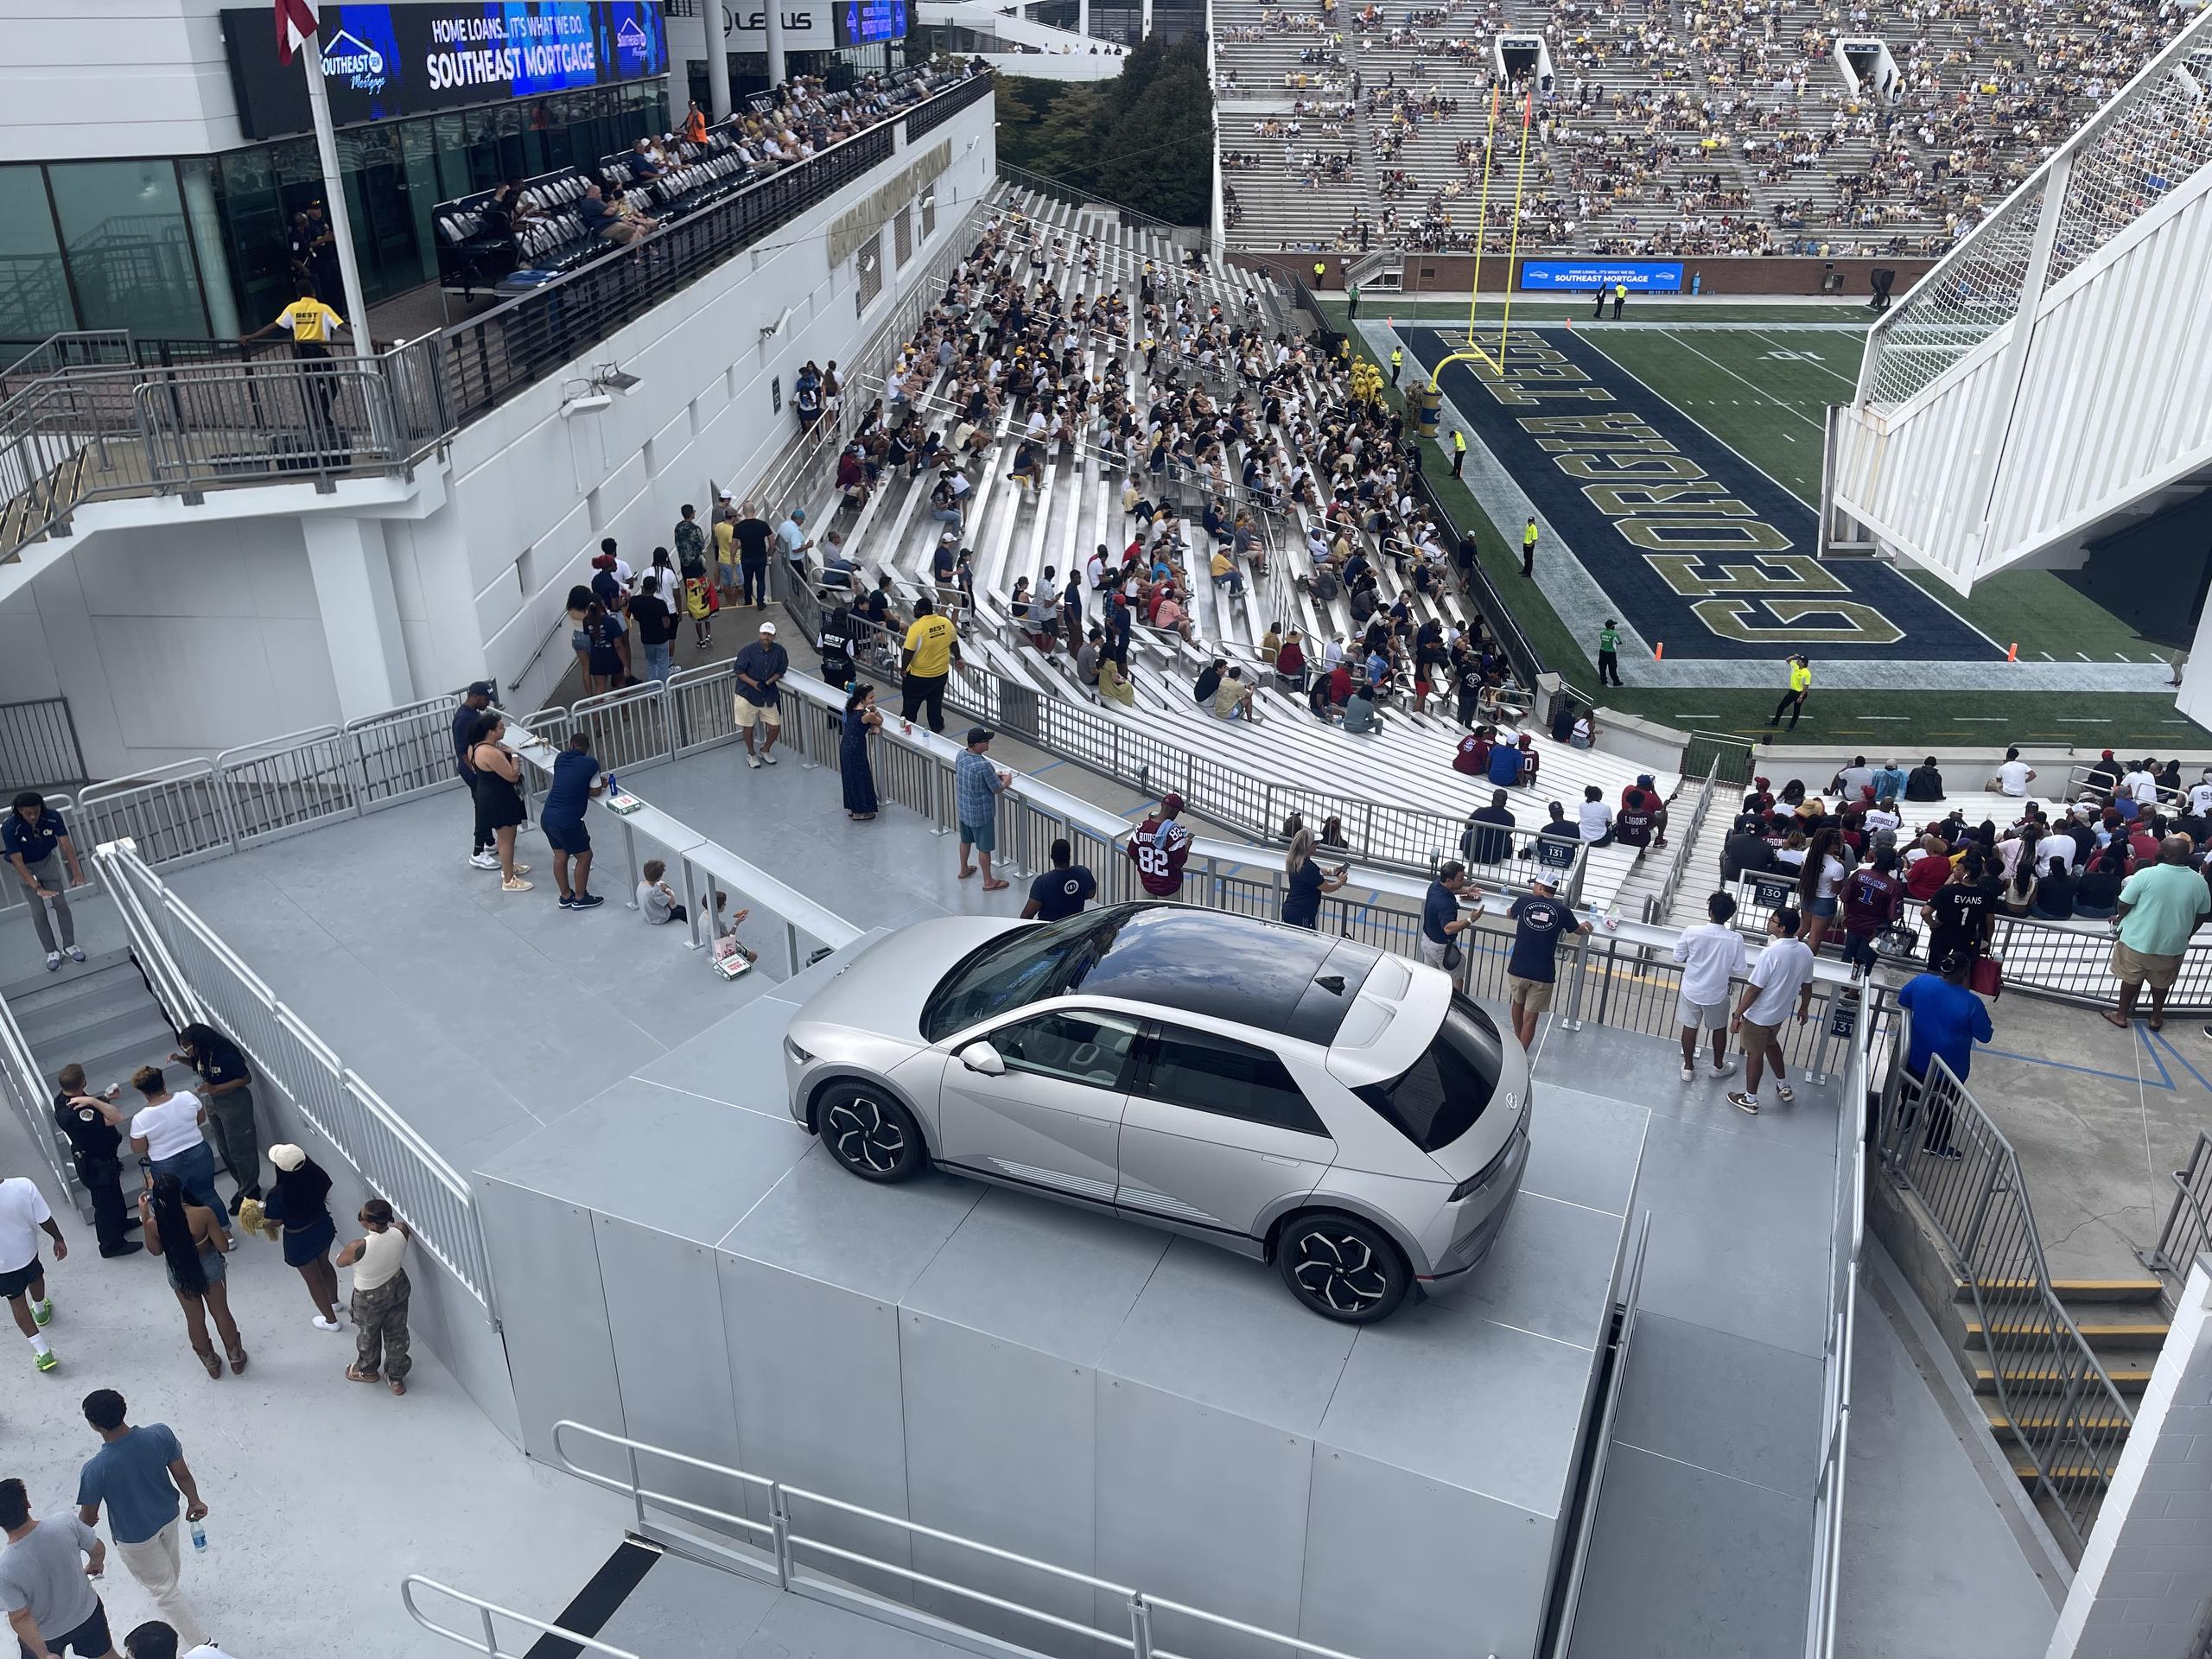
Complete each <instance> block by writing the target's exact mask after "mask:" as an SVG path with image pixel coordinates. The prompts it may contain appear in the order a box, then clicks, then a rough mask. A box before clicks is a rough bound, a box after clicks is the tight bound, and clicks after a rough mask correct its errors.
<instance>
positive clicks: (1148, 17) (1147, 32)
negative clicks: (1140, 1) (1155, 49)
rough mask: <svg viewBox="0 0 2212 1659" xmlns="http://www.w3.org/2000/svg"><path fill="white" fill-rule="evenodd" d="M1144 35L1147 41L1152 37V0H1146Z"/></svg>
mask: <svg viewBox="0 0 2212 1659" xmlns="http://www.w3.org/2000/svg"><path fill="white" fill-rule="evenodd" d="M1143 36H1144V38H1145V39H1146V40H1147V41H1148V40H1150V39H1151V38H1152V0H1144V29H1143Z"/></svg>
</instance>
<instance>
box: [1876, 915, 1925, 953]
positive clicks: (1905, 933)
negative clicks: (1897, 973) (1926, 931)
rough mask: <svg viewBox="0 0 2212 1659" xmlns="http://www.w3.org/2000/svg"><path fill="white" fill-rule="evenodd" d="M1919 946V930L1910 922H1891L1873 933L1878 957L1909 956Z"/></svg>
mask: <svg viewBox="0 0 2212 1659" xmlns="http://www.w3.org/2000/svg"><path fill="white" fill-rule="evenodd" d="M1919 948H1920V930H1919V929H1918V928H1916V927H1915V926H1913V925H1912V924H1911V923H1910V922H1891V924H1890V925H1888V926H1887V927H1885V928H1884V929H1882V930H1881V931H1879V932H1878V933H1877V934H1875V935H1874V954H1875V955H1876V956H1878V957H1910V955H1911V954H1912V953H1913V952H1914V951H1916V950H1918V949H1919Z"/></svg>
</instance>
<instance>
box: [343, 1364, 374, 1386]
mask: <svg viewBox="0 0 2212 1659" xmlns="http://www.w3.org/2000/svg"><path fill="white" fill-rule="evenodd" d="M376 1380H377V1374H376V1373H375V1372H374V1371H365V1370H362V1369H361V1368H360V1367H359V1366H358V1365H348V1366H347V1367H346V1381H347V1382H348V1383H373V1382H375V1381H376Z"/></svg>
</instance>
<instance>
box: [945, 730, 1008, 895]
mask: <svg viewBox="0 0 2212 1659" xmlns="http://www.w3.org/2000/svg"><path fill="white" fill-rule="evenodd" d="M990 746H991V734H990V733H989V732H988V730H986V729H985V728H982V727H981V726H973V727H970V728H969V731H968V747H966V748H965V749H963V750H962V751H961V753H960V759H959V760H957V762H955V763H954V766H953V769H952V793H953V801H954V810H955V814H956V816H957V817H958V818H959V820H960V879H961V880H963V881H965V880H967V879H968V878H969V876H971V875H973V874H976V871H975V870H974V869H973V868H969V861H968V853H969V849H970V848H971V847H972V848H973V849H975V854H976V863H977V865H979V866H980V867H981V868H982V872H983V891H984V892H985V893H997V892H999V891H1001V889H1002V888H1004V887H1005V886H1006V885H1007V884H1006V883H1005V882H1004V881H1003V880H1000V879H999V878H998V877H997V876H995V875H993V874H991V854H992V852H993V851H994V850H995V849H996V848H997V846H998V816H999V802H998V798H999V796H1000V795H1001V794H1002V793H1003V792H1004V791H1005V790H1006V786H1007V785H1008V784H1011V783H1012V782H1013V781H1014V774H1013V773H1012V772H1007V771H1006V770H1004V769H1003V768H1002V767H999V766H993V765H992V764H991V763H990V761H989V760H987V759H985V758H984V754H983V751H984V750H985V749H988V747H990Z"/></svg>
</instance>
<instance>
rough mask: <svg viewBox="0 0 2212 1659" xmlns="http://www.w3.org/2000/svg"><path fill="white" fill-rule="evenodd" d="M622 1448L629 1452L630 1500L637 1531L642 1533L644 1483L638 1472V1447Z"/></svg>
mask: <svg viewBox="0 0 2212 1659" xmlns="http://www.w3.org/2000/svg"><path fill="white" fill-rule="evenodd" d="M624 1449H625V1450H626V1451H627V1452H628V1453H629V1454H630V1501H631V1503H632V1507H633V1508H634V1509H635V1510H636V1513H637V1516H638V1531H639V1534H640V1535H642V1534H643V1533H644V1532H645V1479H644V1478H643V1477H642V1476H640V1475H639V1473H638V1448H637V1447H636V1446H627V1447H625V1448H624Z"/></svg>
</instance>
